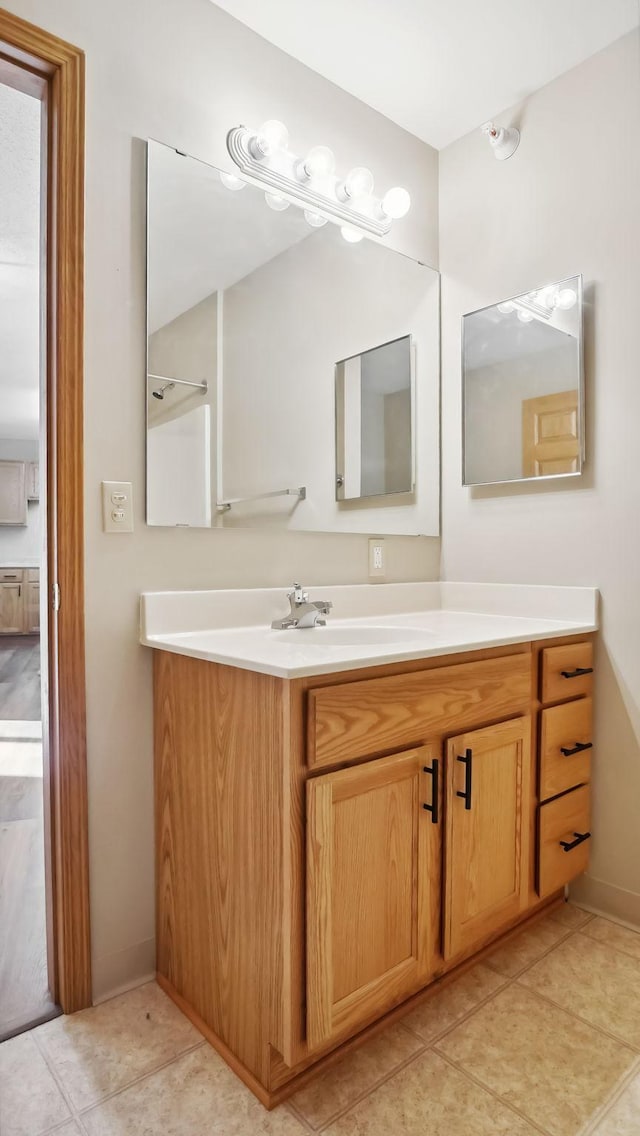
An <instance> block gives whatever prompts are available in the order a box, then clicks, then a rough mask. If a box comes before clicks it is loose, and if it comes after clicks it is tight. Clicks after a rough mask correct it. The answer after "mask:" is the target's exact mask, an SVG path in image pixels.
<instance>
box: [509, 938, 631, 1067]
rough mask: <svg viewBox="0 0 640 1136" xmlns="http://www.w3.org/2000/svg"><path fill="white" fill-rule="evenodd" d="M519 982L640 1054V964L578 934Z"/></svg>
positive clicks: (523, 976)
mask: <svg viewBox="0 0 640 1136" xmlns="http://www.w3.org/2000/svg"><path fill="white" fill-rule="evenodd" d="M589 926H590V924H589ZM519 981H520V982H522V984H523V985H524V986H528V987H529V989H531V990H537V991H538V992H539V993H540V994H544V996H545V997H546V998H551V1000H552V1001H553V1002H557V1004H558V1005H559V1006H563V1007H564V1008H565V1009H566V1010H570V1011H571V1012H572V1013H574V1014H578V1015H579V1017H581V1018H584V1019H585V1020H586V1021H588V1022H591V1023H592V1024H593V1025H596V1026H600V1027H601V1028H602V1029H606V1030H608V1031H609V1032H610V1033H612V1034H614V1035H615V1036H616V1037H619V1038H620V1039H621V1040H622V1041H626V1042H629V1044H630V1045H634V1046H636V1047H637V1048H640V1009H639V1007H640V960H637V961H636V960H635V959H633V958H630V957H629V955H623V954H621V953H620V951H612V950H611V948H610V947H605V946H603V945H602V944H601V943H597V942H595V940H593V939H589V938H587V936H586V935H583V934H582V932H578V934H577V935H574V936H572V938H571V939H568V940H567V941H566V942H565V943H560V945H559V946H558V947H556V949H555V950H554V951H552V952H551V954H548V955H547V956H546V957H545V958H543V959H541V960H540V962H537V963H536V964H535V966H533V967H531V969H530V970H527V971H526V972H525V973H524V974H523V975H522V976H521V978H520V979H519Z"/></svg>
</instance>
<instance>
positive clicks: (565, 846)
mask: <svg viewBox="0 0 640 1136" xmlns="http://www.w3.org/2000/svg"><path fill="white" fill-rule="evenodd" d="M573 835H574V836H575V840H561V841H560V847H561V848H562V851H563V852H570V851H571V849H572V848H577V847H578V845H579V844H583V843H584V841H585V840H590V839H591V833H590V832H574V834H573Z"/></svg>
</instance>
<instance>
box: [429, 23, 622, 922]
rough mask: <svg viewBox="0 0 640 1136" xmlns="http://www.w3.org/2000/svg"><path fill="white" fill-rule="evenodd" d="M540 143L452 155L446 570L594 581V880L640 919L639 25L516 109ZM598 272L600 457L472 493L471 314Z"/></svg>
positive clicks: (594, 334)
mask: <svg viewBox="0 0 640 1136" xmlns="http://www.w3.org/2000/svg"><path fill="white" fill-rule="evenodd" d="M500 121H503V122H505V123H506V122H511V121H514V122H518V123H519V125H520V127H521V129H522V143H521V146H520V149H519V150H518V151H517V153H516V154H515V155H514V157H513V158H511V159H509V161H507V162H504V163H502V162H496V161H495V160H494V158H493V157H492V155H491V153H490V152H489V149H488V147H487V144H486V140H485V139H484V138H483V137H482V136H481V134H480V132H479V131H476V132H474V133H473V134H472V135H469V136H468V137H466V138H463V139H462V140H460V141H459V142H457V143H455V144H454V145H452V146H450V147H449V148H448V149H446V150H445V151H443V152H442V153H441V155H440V170H441V180H440V200H441V228H440V243H441V258H440V261H441V269H442V272H443V296H442V309H443V378H442V386H443V440H444V454H443V575H444V578H445V579H448V580H468V579H469V578H470V576H471V575H473V576H474V577H475V579H477V580H479V581H503V580H506V581H511V582H520V581H527V582H531V583H555V584H562V583H565V584H594V585H597V586H598V587H599V588H600V589H601V592H602V620H603V634H602V643H601V648H600V650H599V652H598V659H597V670H598V675H597V684H596V735H595V741H596V746H597V748H596V750H595V757H594V763H595V779H594V786H593V796H594V815H593V824H592V827H593V834H594V835H593V850H592V862H591V868H590V872H589V876H588V877H587V878H586V879H585V880H584V881H583V882H582V883H581V884H580V885H579V889H578V888H576V892H578V890H579V894H580V895H582V896H583V898H584V899H586V900H587V901H590V902H592V903H594V904H595V905H596V906H598V907H601V908H603V909H606V910H608V911H611V912H614V913H617V914H618V915H620V916H621V917H622V918H627V919H630V920H633V921H635V922H636V923H640V851H639V844H638V801H639V800H640V745H639V739H640V649H639V644H640V573H639V569H638V565H639V564H640V472H639V465H638V463H639V458H638V423H639V422H640V381H639V362H638V361H639V360H640V320H639V319H638V311H639V310H640V272H639V270H638V266H639V265H640V208H639V202H640V145H639V144H638V142H639V139H640V41H639V36H638V33H637V32H634V33H631V34H630V35H628V36H626V37H625V38H623V39H622V40H620V41H618V42H617V43H615V44H613V45H612V46H611V47H609V48H607V49H606V50H605V51H603V52H601V53H600V54H598V55H596V56H594V57H593V58H592V59H590V60H588V61H587V62H585V63H584V64H582V65H581V66H579V67H577V68H576V69H575V70H573V71H571V72H569V73H567V74H566V75H564V76H562V77H561V78H559V79H557V80H556V81H555V82H553V83H551V84H549V86H547V87H545V88H543V89H542V90H541V91H539V92H537V93H536V94H535V95H533V97H532V98H530V99H529V100H528V101H527V102H526V103H525V105H524V106H523V107H522V108H519V109H517V110H515V111H514V112H513V113H508V114H505V115H503V116H501V117H500ZM576 272H582V273H584V278H585V285H586V371H587V403H586V406H587V427H588V428H587V444H588V454H587V456H588V467H587V472H586V473H585V475H584V476H583V477H582V478H581V479H579V480H576V481H575V482H572V483H571V484H570V485H567V483H563V482H560V483H558V484H557V485H553V484H547V485H545V486H544V487H542V486H535V487H531V486H522V487H519V488H506V487H501V488H499V489H495V488H494V489H475V490H468V489H462V488H461V485H460V317H461V315H462V313H463V312H468V311H472V310H475V309H476V308H478V307H481V306H483V305H485V304H489V303H494V302H496V301H498V300H500V299H502V298H504V297H508V296H513V295H517V294H519V293H521V292H524V291H528V290H529V289H531V288H536V287H538V286H540V285H541V284H543V283H544V282H545V281H553V280H558V279H560V278H561V277H564V276H567V275H569V274H572V273H576Z"/></svg>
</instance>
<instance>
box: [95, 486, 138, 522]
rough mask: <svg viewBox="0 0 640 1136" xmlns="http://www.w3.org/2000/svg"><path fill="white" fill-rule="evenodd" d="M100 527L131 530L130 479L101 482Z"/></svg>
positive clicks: (131, 487)
mask: <svg viewBox="0 0 640 1136" xmlns="http://www.w3.org/2000/svg"><path fill="white" fill-rule="evenodd" d="M102 529H103V532H107V533H116V532H120V533H130V532H133V486H132V484H131V482H130V481H103V482H102Z"/></svg>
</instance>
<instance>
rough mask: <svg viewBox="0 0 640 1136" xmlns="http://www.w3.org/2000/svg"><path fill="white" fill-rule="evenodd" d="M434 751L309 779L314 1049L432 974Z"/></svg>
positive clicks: (310, 1030)
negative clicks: (428, 802)
mask: <svg viewBox="0 0 640 1136" xmlns="http://www.w3.org/2000/svg"><path fill="white" fill-rule="evenodd" d="M433 758H434V753H433V750H432V749H431V748H430V747H428V746H423V747H420V748H418V749H415V750H410V751H408V752H406V753H400V754H396V755H394V756H393V757H386V758H381V759H380V760H378V761H371V762H367V763H366V764H364V765H357V766H355V767H352V768H349V769H341V770H340V771H339V772H337V773H327V774H325V775H324V776H320V777H316V778H314V779H313V780H310V781H309V782H308V783H307V1041H308V1045H309V1048H310V1049H317V1048H318V1047H322V1046H323V1045H325V1046H326V1044H327V1043H328V1042H330V1041H331V1040H332V1039H334V1038H339V1037H341V1036H344V1035H345V1034H349V1033H353V1032H354V1029H356V1028H357V1027H358V1026H359V1025H362V1024H364V1023H365V1022H367V1021H370V1020H371V1019H372V1018H375V1017H379V1016H380V1015H381V1014H382V1013H384V1011H385V1010H387V1009H389V1007H390V1006H392V1005H394V1004H395V1003H397V1002H398V1001H400V1000H402V999H403V998H406V997H407V996H408V995H409V994H411V993H413V992H414V991H415V990H418V989H419V988H420V987H421V986H424V985H425V983H426V982H427V981H428V979H429V977H430V975H431V973H432V972H433V969H434V959H435V957H436V953H437V947H438V926H437V914H438V908H437V895H438V891H437V883H436V881H437V879H438V877H439V870H440V869H439V859H440V848H439V834H438V829H437V827H436V826H434V825H433V824H432V823H431V821H430V817H429V814H428V812H427V811H426V810H425V809H424V807H423V804H424V802H425V801H426V800H427V797H428V798H429V800H431V796H432V793H433V792H434V786H433V785H432V784H431V781H432V775H431V776H429V775H428V774H427V773H426V772H425V770H426V769H427V768H430V767H431V765H432V762H433ZM435 791H436V792H437V785H436V786H435ZM434 897H435V899H436V904H435V907H434Z"/></svg>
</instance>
